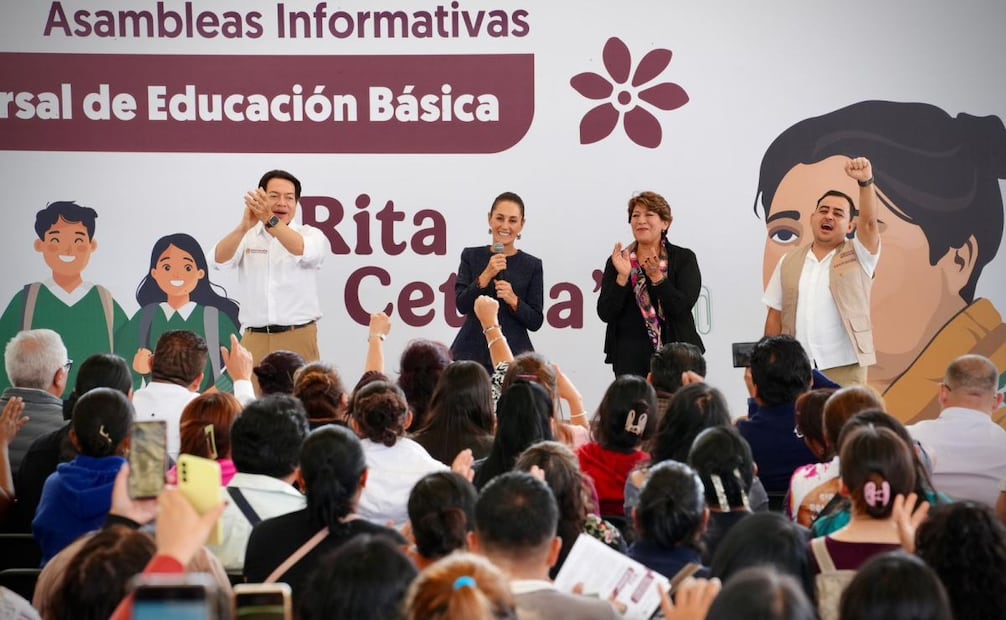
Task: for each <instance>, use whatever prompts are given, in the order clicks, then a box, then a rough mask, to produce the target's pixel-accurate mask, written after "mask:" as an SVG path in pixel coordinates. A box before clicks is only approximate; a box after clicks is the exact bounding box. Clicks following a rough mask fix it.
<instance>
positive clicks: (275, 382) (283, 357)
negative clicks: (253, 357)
mask: <svg viewBox="0 0 1006 620" xmlns="http://www.w3.org/2000/svg"><path fill="white" fill-rule="evenodd" d="M304 364H305V362H304V358H303V357H301V356H300V354H299V353H294V352H293V351H283V350H281V351H273V352H272V353H270V354H269V355H266V356H265V357H263V358H262V361H261V362H259V364H258V366H256V367H255V368H253V369H252V372H254V373H255V378H256V379H258V385H259V388H261V390H262V395H263V396H268V395H269V394H291V393H293V376H294V374H295V373H296V372H297V370H299V369H300V368H301V367H302V366H304Z"/></svg>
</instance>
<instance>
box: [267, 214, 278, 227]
mask: <svg viewBox="0 0 1006 620" xmlns="http://www.w3.org/2000/svg"><path fill="white" fill-rule="evenodd" d="M277 224H279V216H278V215H274V216H272V217H271V218H269V221H268V222H266V223H265V227H266V228H272V227H273V226H275V225H277Z"/></svg>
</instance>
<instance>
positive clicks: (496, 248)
mask: <svg viewBox="0 0 1006 620" xmlns="http://www.w3.org/2000/svg"><path fill="white" fill-rule="evenodd" d="M505 249H506V247H505V246H504V245H503V244H502V243H500V242H498V241H497V242H496V243H494V244H493V254H502V253H503V251H504V250H505ZM496 279H497V280H503V281H504V282H505V281H506V269H501V270H500V272H499V273H497V274H496Z"/></svg>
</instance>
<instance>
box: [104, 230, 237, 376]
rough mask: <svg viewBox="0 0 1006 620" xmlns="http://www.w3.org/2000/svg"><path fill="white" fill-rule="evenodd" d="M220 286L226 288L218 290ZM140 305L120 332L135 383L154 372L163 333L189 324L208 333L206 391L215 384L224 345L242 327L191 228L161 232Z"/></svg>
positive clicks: (118, 345)
mask: <svg viewBox="0 0 1006 620" xmlns="http://www.w3.org/2000/svg"><path fill="white" fill-rule="evenodd" d="M214 289H220V291H222V293H218V292H217V291H216V290H214ZM136 302H137V303H138V304H139V305H140V309H139V310H137V311H136V314H135V315H133V318H132V319H130V321H129V323H127V324H126V326H125V327H123V328H122V330H121V331H120V332H119V334H118V338H117V341H116V346H115V349H116V352H117V353H118V354H119V355H121V356H122V357H124V358H126V359H127V360H132V366H133V369H134V387H139V386H140V385H141V379H142V376H143V374H144V373H145V372H149V365H148V361H149V358H150V355H151V351H152V350H153V349H154V346H155V345H156V344H157V340H158V338H160V337H161V334H163V333H164V332H167V331H171V330H176V329H184V330H188V331H191V332H195V333H197V334H199V335H200V336H202V338H203V339H204V340H205V341H206V345H207V347H208V348H209V353H210V354H209V359H208V360H207V362H206V370H205V371H204V377H203V383H202V385H200V388H199V389H200V391H202V390H205V389H207V388H209V387H210V386H212V385H213V384H214V383H215V382H216V380H217V379H218V378H219V377H220V375H221V372H222V370H223V364H222V360H221V358H220V346H221V345H228V343H230V337H231V334H236V335H238V336H240V333H239V331H238V304H237V302H235V301H234V300H233V299H230V298H228V297H227V292H226V291H224V290H223V288H221V287H219V286H218V285H215V284H213V283H212V282H210V279H209V269H208V268H207V265H206V255H205V254H203V249H202V247H201V246H200V245H199V242H198V241H196V240H195V239H194V238H192V237H191V236H190V235H187V234H185V233H175V234H173V235H167V236H164V237H161V238H160V239H158V240H157V242H156V243H154V248H153V250H151V252H150V266H149V267H148V271H147V273H146V275H144V276H143V279H142V280H141V281H140V285H139V286H138V287H137V288H136Z"/></svg>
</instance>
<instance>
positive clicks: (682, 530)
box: [634, 461, 706, 549]
mask: <svg viewBox="0 0 1006 620" xmlns="http://www.w3.org/2000/svg"><path fill="white" fill-rule="evenodd" d="M634 515H635V519H634V520H635V525H636V530H637V531H638V533H639V540H642V541H646V542H651V543H655V544H657V545H659V546H660V547H663V548H665V549H673V548H676V547H693V548H697V547H698V546H699V537H700V536H701V534H702V531H703V529H704V527H705V522H706V502H705V497H704V491H703V487H702V481H701V480H699V477H698V475H697V474H696V473H695V470H693V469H692V468H691V467H689V466H688V465H685V464H684V463H678V462H677V461H664V462H663V463H658V464H657V465H655V466H653V467H652V468H650V475H649V477H648V478H647V479H646V482H645V483H644V484H643V488H642V489H640V491H639V504H638V505H637V506H636V510H635V513H634Z"/></svg>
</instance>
